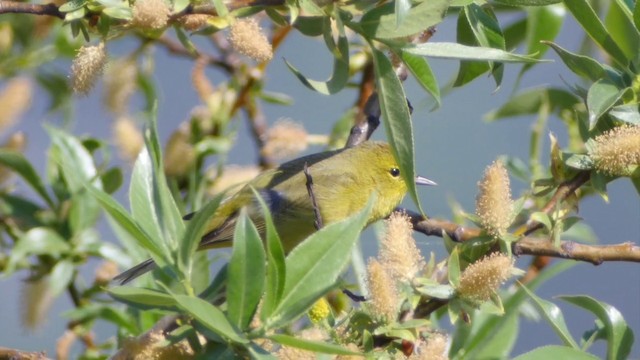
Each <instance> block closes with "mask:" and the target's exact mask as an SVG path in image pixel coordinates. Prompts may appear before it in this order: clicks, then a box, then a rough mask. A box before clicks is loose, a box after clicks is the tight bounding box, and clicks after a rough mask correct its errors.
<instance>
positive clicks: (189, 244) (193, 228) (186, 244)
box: [178, 193, 224, 279]
mask: <svg viewBox="0 0 640 360" xmlns="http://www.w3.org/2000/svg"><path fill="white" fill-rule="evenodd" d="M223 197H224V193H223V194H219V195H217V196H215V197H214V198H213V199H211V200H210V201H209V202H208V203H207V205H205V206H204V207H203V208H202V209H200V210H198V211H196V213H195V215H194V216H193V218H191V219H190V220H189V222H188V223H187V228H186V229H185V232H184V236H183V237H182V240H181V241H180V248H179V252H180V255H179V256H178V259H179V262H180V266H181V267H182V269H184V271H185V273H186V275H187V279H191V275H192V271H193V255H194V253H195V251H196V249H197V248H198V245H200V241H201V239H202V235H203V233H204V231H205V229H206V226H207V225H208V224H209V221H210V220H211V218H212V217H213V216H214V214H215V212H216V210H217V209H218V206H219V205H220V203H221V202H222V199H223Z"/></svg>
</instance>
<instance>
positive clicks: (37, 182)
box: [0, 149, 54, 207]
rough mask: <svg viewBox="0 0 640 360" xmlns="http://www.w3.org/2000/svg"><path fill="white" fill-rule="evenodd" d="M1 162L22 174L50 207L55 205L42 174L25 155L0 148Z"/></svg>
mask: <svg viewBox="0 0 640 360" xmlns="http://www.w3.org/2000/svg"><path fill="white" fill-rule="evenodd" d="M0 164H2V165H3V166H5V167H7V168H9V169H11V170H12V171H13V172H15V173H16V174H18V175H20V176H21V177H22V179H24V180H25V181H26V182H27V184H29V186H31V188H32V189H33V190H35V192H36V193H37V194H38V195H40V196H41V197H42V199H43V200H44V201H45V202H46V203H47V205H49V207H54V204H53V201H52V200H51V197H49V193H47V189H46V188H45V186H44V184H43V183H42V180H41V179H40V176H38V173H36V170H35V169H34V168H33V166H31V164H30V163H29V161H28V160H27V159H26V158H25V157H24V155H22V154H21V153H19V152H16V151H11V150H6V149H0Z"/></svg>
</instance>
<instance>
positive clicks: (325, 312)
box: [308, 298, 331, 324]
mask: <svg viewBox="0 0 640 360" xmlns="http://www.w3.org/2000/svg"><path fill="white" fill-rule="evenodd" d="M330 313H331V308H330V307H329V303H328V302H327V299H325V298H320V299H319V300H318V301H316V302H315V304H313V306H312V307H311V309H309V313H308V315H309V320H311V322H312V323H314V324H317V323H319V322H320V321H322V320H324V319H325V318H326V317H327V316H329V314H330Z"/></svg>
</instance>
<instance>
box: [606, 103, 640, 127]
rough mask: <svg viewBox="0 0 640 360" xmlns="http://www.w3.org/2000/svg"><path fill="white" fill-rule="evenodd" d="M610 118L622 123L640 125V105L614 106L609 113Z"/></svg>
mask: <svg viewBox="0 0 640 360" xmlns="http://www.w3.org/2000/svg"><path fill="white" fill-rule="evenodd" d="M609 116H611V117H613V118H614V119H616V120H620V121H622V122H626V123H629V124H633V125H640V113H639V112H638V104H624V105H618V106H614V107H612V108H611V110H610V111H609Z"/></svg>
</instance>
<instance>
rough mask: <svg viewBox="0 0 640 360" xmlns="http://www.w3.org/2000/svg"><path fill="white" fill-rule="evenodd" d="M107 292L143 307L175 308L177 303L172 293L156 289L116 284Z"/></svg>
mask: <svg viewBox="0 0 640 360" xmlns="http://www.w3.org/2000/svg"><path fill="white" fill-rule="evenodd" d="M107 292H108V293H109V295H111V297H113V298H114V299H116V300H118V301H121V302H123V303H125V304H128V305H131V306H135V307H137V308H141V309H173V308H175V306H176V304H177V303H176V300H175V299H174V298H173V297H172V296H171V295H169V294H167V293H165V292H162V291H160V290H155V289H145V288H139V287H133V286H116V287H112V288H110V289H107Z"/></svg>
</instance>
